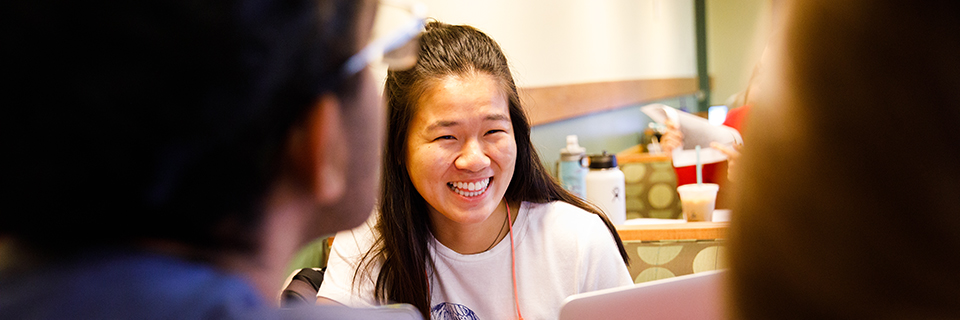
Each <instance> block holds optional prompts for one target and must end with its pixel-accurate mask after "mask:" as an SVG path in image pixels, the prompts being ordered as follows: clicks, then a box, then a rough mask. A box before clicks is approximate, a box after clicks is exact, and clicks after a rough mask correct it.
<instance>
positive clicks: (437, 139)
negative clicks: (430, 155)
mask: <svg viewBox="0 0 960 320" xmlns="http://www.w3.org/2000/svg"><path fill="white" fill-rule="evenodd" d="M456 139H457V138H454V137H453V136H451V135H446V136H439V137H437V138H436V139H433V141H440V140H456Z"/></svg>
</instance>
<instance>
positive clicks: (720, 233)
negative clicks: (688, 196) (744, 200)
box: [617, 222, 729, 241]
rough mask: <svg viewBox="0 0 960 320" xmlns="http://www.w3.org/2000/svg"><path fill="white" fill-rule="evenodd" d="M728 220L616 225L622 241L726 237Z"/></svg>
mask: <svg viewBox="0 0 960 320" xmlns="http://www.w3.org/2000/svg"><path fill="white" fill-rule="evenodd" d="M728 225H729V223H728V222H683V223H671V224H640V225H623V226H617V232H618V233H619V234H620V239H621V240H623V241H658V240H704V239H726V238H727V226H728Z"/></svg>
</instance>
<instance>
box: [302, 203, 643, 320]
mask: <svg viewBox="0 0 960 320" xmlns="http://www.w3.org/2000/svg"><path fill="white" fill-rule="evenodd" d="M374 219H375V217H374V218H372V219H371V220H369V221H367V222H366V223H364V224H363V225H361V226H359V227H357V228H356V229H353V230H347V231H342V232H340V233H338V234H337V235H336V237H335V238H334V241H333V245H332V247H331V252H330V257H329V260H328V262H327V270H326V272H325V274H324V277H323V282H322V284H321V286H320V290H319V292H318V293H317V296H322V297H325V298H329V299H332V300H334V301H337V302H340V303H343V304H345V305H348V306H354V307H370V306H376V305H379V303H378V302H377V301H376V299H375V298H374V295H373V291H374V284H375V282H376V280H375V279H376V278H375V277H376V276H377V274H379V271H380V267H379V264H378V265H375V266H374V268H371V269H367V270H366V272H368V273H366V274H361V276H360V277H357V282H356V283H354V274H355V271H356V269H357V265H358V264H359V263H360V259H361V258H362V257H363V255H364V254H365V253H366V252H367V251H368V250H369V249H370V246H371V245H372V244H373V242H374V240H375V231H374V230H373V228H372V226H373V223H374V221H375V220H374ZM513 236H514V243H515V245H516V260H517V261H516V270H517V292H518V296H519V304H520V312H521V313H522V314H523V317H524V318H526V319H556V318H557V317H558V316H559V312H560V305H561V303H562V302H563V300H564V299H565V298H566V297H568V296H570V295H572V294H576V293H583V292H588V291H594V290H599V289H606V288H612V287H618V286H623V285H631V284H633V280H632V279H631V277H630V273H629V272H628V271H627V267H626V265H625V264H624V262H623V258H622V257H621V256H620V252H619V251H618V250H617V245H616V243H615V242H614V240H613V236H612V235H611V234H610V230H609V229H607V227H606V225H604V224H603V221H602V220H601V219H600V218H599V217H597V215H595V214H593V213H590V212H587V211H584V210H582V209H580V208H577V207H575V206H573V205H570V204H568V203H566V202H561V201H555V202H549V203H543V204H538V203H530V202H523V203H522V204H521V206H520V210H519V212H518V213H517V220H516V222H515V223H514V225H513ZM429 247H430V249H431V254H432V255H433V260H434V263H435V264H436V267H437V270H436V273H435V274H431V275H430V276H431V277H430V293H431V302H430V306H431V315H432V318H433V319H440V320H446V319H515V318H516V316H517V311H516V307H515V303H514V291H513V289H514V288H513V277H512V275H511V261H512V258H511V253H510V238H509V236H507V237H506V238H504V239H503V240H502V241H500V243H498V244H497V245H496V246H494V247H493V248H492V249H490V250H488V251H485V252H481V253H477V254H468V255H464V254H460V253H457V252H455V251H453V250H451V249H449V248H447V247H446V246H444V245H443V244H441V243H440V242H438V241H437V240H436V239H434V238H431V242H430V244H429Z"/></svg>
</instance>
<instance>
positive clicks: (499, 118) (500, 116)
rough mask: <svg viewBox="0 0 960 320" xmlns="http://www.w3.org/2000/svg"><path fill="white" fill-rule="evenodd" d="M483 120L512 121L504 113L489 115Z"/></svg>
mask: <svg viewBox="0 0 960 320" xmlns="http://www.w3.org/2000/svg"><path fill="white" fill-rule="evenodd" d="M483 120H487V121H510V117H509V116H507V115H505V114H502V113H494V114H488V115H487V116H486V117H484V118H483Z"/></svg>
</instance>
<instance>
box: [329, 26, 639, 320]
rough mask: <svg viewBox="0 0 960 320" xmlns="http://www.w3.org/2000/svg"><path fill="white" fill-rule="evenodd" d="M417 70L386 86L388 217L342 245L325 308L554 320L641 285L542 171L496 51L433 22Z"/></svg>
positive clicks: (384, 201)
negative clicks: (574, 305)
mask: <svg viewBox="0 0 960 320" xmlns="http://www.w3.org/2000/svg"><path fill="white" fill-rule="evenodd" d="M418 59H419V60H418V62H417V65H416V66H415V67H414V68H413V69H410V70H405V71H395V72H393V71H392V72H390V73H389V74H388V77H387V83H386V93H385V95H386V96H387V105H388V109H389V111H388V113H389V114H388V119H389V121H388V128H387V132H388V134H387V138H386V146H385V152H384V165H383V166H382V167H383V172H382V179H383V180H382V182H383V183H382V186H381V188H382V191H381V194H380V195H381V198H380V202H379V207H378V211H379V214H378V216H377V218H376V220H375V221H370V223H368V224H367V225H364V226H361V227H360V228H357V229H355V230H352V231H349V232H342V233H340V234H338V235H337V236H336V239H337V240H336V241H334V243H333V245H332V252H331V255H330V260H329V261H328V263H327V268H328V269H327V272H326V274H325V276H324V281H323V284H322V286H321V288H320V290H319V292H318V296H320V297H322V298H329V299H332V300H335V301H338V302H341V303H344V304H347V305H351V306H370V305H378V304H383V303H388V302H391V303H392V302H404V303H410V304H413V305H414V306H416V307H417V308H418V309H420V311H421V313H423V315H424V317H425V318H431V316H432V317H433V318H436V319H472V317H474V318H482V319H509V318H517V317H519V318H523V317H522V316H521V314H525V315H526V316H528V317H529V318H533V319H551V318H556V317H557V315H558V312H559V308H560V304H561V303H562V301H563V299H564V298H566V297H567V296H569V295H572V294H575V293H581V292H587V291H593V290H598V289H604V288H610V287H616V286H620V285H628V284H632V283H633V282H632V279H631V278H630V275H629V273H628V272H627V268H626V265H625V262H626V253H625V251H624V250H623V244H622V243H621V241H620V239H619V236H618V235H617V233H616V232H615V230H614V228H613V226H612V224H611V223H610V221H609V220H608V219H607V218H606V216H605V215H603V213H602V212H600V211H599V210H597V209H596V208H594V207H592V206H590V205H588V204H586V203H584V202H583V201H582V200H580V199H579V198H577V197H576V196H574V195H572V194H570V193H569V192H567V191H566V190H564V189H563V188H562V187H561V186H560V185H558V184H557V182H555V181H554V180H553V178H551V177H550V176H549V175H548V174H547V172H546V170H545V168H544V167H543V165H542V164H541V162H540V159H539V156H538V155H537V154H536V152H535V150H534V148H533V144H532V143H531V141H530V124H529V122H528V121H527V117H526V115H525V114H524V111H523V109H522V107H521V105H520V100H519V98H518V96H517V89H516V85H515V84H514V81H513V78H512V76H511V74H510V70H509V68H508V66H507V61H506V58H505V57H504V55H503V53H502V52H501V50H500V47H499V46H498V45H497V43H496V42H494V41H493V40H492V39H490V38H489V37H487V36H486V35H485V34H483V33H482V32H480V31H478V30H477V29H474V28H472V27H469V26H451V25H446V24H442V23H437V22H433V23H430V24H428V26H427V31H426V32H425V33H424V34H423V35H422V36H421V39H420V52H419V57H418ZM508 238H509V241H506V240H507V239H508ZM521 302H522V303H521Z"/></svg>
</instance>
